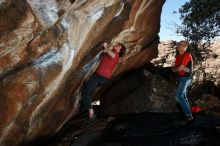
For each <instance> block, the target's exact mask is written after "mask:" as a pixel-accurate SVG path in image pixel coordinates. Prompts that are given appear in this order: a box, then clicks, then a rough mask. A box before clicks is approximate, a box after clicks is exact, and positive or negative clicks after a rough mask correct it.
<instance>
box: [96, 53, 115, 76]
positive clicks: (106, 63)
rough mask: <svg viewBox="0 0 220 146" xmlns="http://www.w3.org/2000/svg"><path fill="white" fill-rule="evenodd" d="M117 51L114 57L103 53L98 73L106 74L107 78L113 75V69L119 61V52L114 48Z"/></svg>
mask: <svg viewBox="0 0 220 146" xmlns="http://www.w3.org/2000/svg"><path fill="white" fill-rule="evenodd" d="M113 52H114V53H115V56H114V58H112V57H111V56H109V55H108V53H103V54H102V56H101V59H100V63H99V67H98V68H97V70H96V73H97V74H99V75H101V76H104V77H106V78H111V77H112V71H113V69H114V67H115V66H116V64H117V63H118V59H119V53H118V52H117V51H116V50H113Z"/></svg>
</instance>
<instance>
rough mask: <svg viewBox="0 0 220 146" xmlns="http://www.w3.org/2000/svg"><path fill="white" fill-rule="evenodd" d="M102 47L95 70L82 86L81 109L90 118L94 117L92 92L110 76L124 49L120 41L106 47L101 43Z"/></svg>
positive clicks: (105, 44)
mask: <svg viewBox="0 0 220 146" xmlns="http://www.w3.org/2000/svg"><path fill="white" fill-rule="evenodd" d="M103 47H104V49H103V53H102V54H101V56H100V63H99V66H98V68H97V70H96V71H95V73H94V74H93V75H92V76H91V78H90V79H89V80H88V81H87V82H86V83H85V85H84V86H83V87H82V109H83V110H88V112H89V118H90V119H93V118H94V110H93V108H92V105H91V103H92V95H93V93H94V92H95V90H96V88H97V87H99V86H102V85H103V84H105V83H106V82H107V81H108V80H109V79H110V78H111V77H112V71H113V70H114V68H115V66H116V64H117V63H118V62H119V58H120V57H122V56H123V55H124V54H125V51H126V48H125V46H124V45H123V44H122V43H116V44H115V45H113V46H112V47H108V44H107V43H103Z"/></svg>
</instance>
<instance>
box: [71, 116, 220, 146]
mask: <svg viewBox="0 0 220 146" xmlns="http://www.w3.org/2000/svg"><path fill="white" fill-rule="evenodd" d="M219 128H220V117H214V116H211V115H209V116H207V115H205V114H202V113H200V114H198V115H196V116H195V120H194V121H193V122H192V123H189V124H186V123H185V122H184V119H183V117H181V115H180V114H179V113H170V114H165V113H142V114H131V115H125V116H123V117H120V118H118V119H117V120H115V121H113V122H112V123H110V125H109V126H107V127H106V128H105V129H104V130H103V133H102V134H101V136H99V137H98V138H96V139H95V140H93V141H92V142H91V143H90V144H89V146H220V132H219ZM71 146H77V144H76V143H72V145H71Z"/></svg>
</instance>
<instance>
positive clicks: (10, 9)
mask: <svg viewBox="0 0 220 146" xmlns="http://www.w3.org/2000/svg"><path fill="white" fill-rule="evenodd" d="M163 3H164V0H127V1H126V0H125V1H121V0H75V1H74V0H70V1H68V0H59V1H58V0H44V1H42V0H1V1H0V79H1V80H0V115H1V118H0V145H1V146H12V145H13V146H16V145H19V144H27V143H28V142H29V141H31V140H36V139H38V138H42V137H47V136H51V135H54V134H55V133H56V132H57V131H58V130H59V129H60V128H61V127H62V125H63V124H64V123H65V122H66V121H67V120H68V119H69V118H70V117H71V116H74V115H75V114H76V113H77V111H78V106H79V104H78V102H79V100H80V96H79V92H78V91H79V89H80V86H81V84H82V82H83V80H84V78H85V76H87V75H89V74H91V73H92V68H93V67H94V66H95V65H96V64H97V60H98V55H99V51H100V50H101V48H100V47H97V46H99V45H100V44H102V43H103V42H104V41H107V42H112V43H113V42H116V41H120V42H123V43H124V44H125V46H126V47H127V54H126V56H125V57H126V58H127V59H126V60H125V61H124V62H122V63H121V64H118V67H117V68H116V70H115V72H114V76H116V75H118V74H120V73H123V72H125V71H127V70H129V69H132V68H136V67H139V66H141V65H142V64H144V63H146V62H148V61H149V60H151V59H152V58H154V57H156V56H157V53H158V52H157V41H158V38H157V36H158V32H159V28H160V14H161V9H162V5H163Z"/></svg>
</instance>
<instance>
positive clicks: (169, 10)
mask: <svg viewBox="0 0 220 146" xmlns="http://www.w3.org/2000/svg"><path fill="white" fill-rule="evenodd" d="M188 1H189V0H166V2H165V4H164V5H163V9H162V14H161V23H160V25H161V27H160V33H159V35H160V40H161V41H165V40H177V41H179V40H181V39H183V37H181V36H178V35H177V34H176V33H175V30H176V28H175V25H174V23H176V24H178V25H180V24H181V21H180V19H179V18H180V14H179V12H178V9H179V8H180V7H181V6H182V5H183V4H185V2H188ZM173 11H176V12H177V13H175V14H173Z"/></svg>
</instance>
